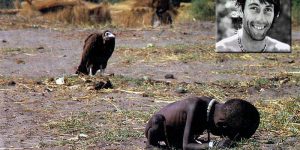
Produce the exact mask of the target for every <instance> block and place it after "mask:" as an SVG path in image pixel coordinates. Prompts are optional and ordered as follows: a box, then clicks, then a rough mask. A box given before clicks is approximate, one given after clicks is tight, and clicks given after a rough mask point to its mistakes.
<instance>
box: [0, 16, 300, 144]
mask: <svg viewBox="0 0 300 150" xmlns="http://www.w3.org/2000/svg"><path fill="white" fill-rule="evenodd" d="M214 27H215V23H213V22H202V21H194V22H192V21H191V22H185V23H178V24H175V25H174V27H173V28H170V27H169V26H163V27H160V28H156V29H152V28H133V29H128V28H121V29H120V28H114V27H97V28H89V27H85V26H79V27H78V26H73V25H66V24H63V23H53V22H52V23H50V22H46V21H43V20H38V19H37V20H34V21H33V22H26V20H24V19H22V18H18V17H16V16H4V15H2V16H1V15H0V50H1V51H0V99H1V100H0V107H1V109H0V111H1V112H0V114H1V117H0V149H1V148H7V149H9V148H24V149H38V148H43V149H143V148H144V147H145V143H144V142H145V140H146V139H145V137H144V135H143V130H144V125H145V123H146V121H147V119H149V117H150V115H151V114H152V113H153V112H155V111H156V110H158V109H159V108H161V107H163V106H165V105H167V104H168V103H170V102H173V101H176V100H180V99H183V98H186V97H189V96H195V95H198V96H201V95H200V94H204V95H205V94H206V95H208V96H215V97H217V98H221V99H220V101H224V100H225V99H228V98H233V97H240V98H245V99H247V100H249V101H251V102H253V103H255V102H256V101H257V100H276V99H280V100H281V99H285V98H290V97H299V91H300V87H299V80H297V79H298V76H297V75H299V69H300V68H299V66H300V57H299V56H300V48H299V45H300V33H299V32H298V31H293V35H292V39H293V48H294V50H293V52H292V53H291V54H216V53H214V43H215V29H214ZM105 29H111V30H112V31H113V32H114V33H115V34H116V49H115V52H114V54H113V56H112V57H111V59H110V60H109V63H108V67H107V70H106V73H107V74H114V76H110V77H108V78H110V80H111V81H112V84H113V85H114V87H113V89H106V90H105V89H103V90H98V91H97V90H91V89H89V87H88V82H86V81H85V80H86V78H89V77H78V76H74V75H73V74H74V73H75V69H76V67H77V65H78V64H79V61H80V57H81V52H82V47H83V41H84V39H85V37H87V35H89V34H90V33H92V32H100V31H102V30H105ZM149 45H150V46H149ZM152 45H153V46H152ZM166 49H168V50H169V51H170V52H174V55H169V53H163V51H165V50H166ZM182 50H183V51H182ZM140 51H142V52H141V53H139V52H140ZM177 51H178V52H179V54H177V53H176V52H177ZM188 52H196V53H198V54H199V56H198V55H197V57H195V58H194V57H192V56H190V55H187V56H189V57H183V59H180V58H181V54H185V53H188ZM135 54H139V55H135ZM175 56H176V57H175ZM173 57H174V58H173ZM293 72H298V74H297V73H293ZM166 74H173V75H174V76H175V79H165V75H166ZM282 74H284V75H283V78H280V79H278V80H277V81H276V83H280V85H279V86H269V85H266V87H264V86H263V85H258V88H257V85H256V84H259V83H257V82H256V81H257V79H260V78H265V79H268V81H273V80H272V79H274V78H276V77H279V76H281V75H282ZM63 76H64V77H65V78H66V80H67V81H66V84H65V85H56V84H55V79H56V78H58V77H63ZM295 76H296V77H295ZM95 78H98V77H95ZM95 78H91V79H90V80H92V83H93V82H94V79H95ZM99 78H100V77H99ZM285 79H288V80H285ZM242 83H245V84H247V85H246V86H243V85H242ZM272 83H273V82H272ZM250 85H251V86H250ZM178 87H185V88H186V89H188V90H187V92H186V93H178V92H176V90H177V88H178ZM193 89H194V90H193ZM210 89H211V90H210ZM298 103H299V101H298ZM76 121H78V122H76ZM67 123H69V124H67ZM76 125H78V126H76ZM80 133H84V134H86V135H88V137H87V138H85V137H79V138H78V135H79V134H80ZM122 136H124V137H122ZM254 141H255V142H256V143H258V144H257V146H258V147H260V148H261V149H296V147H299V133H298V136H281V135H276V134H275V135H274V134H273V133H267V132H265V131H264V130H260V129H259V130H258V132H257V133H256V134H255V136H254ZM255 142H254V143H255ZM243 147H244V148H245V149H247V145H244V146H243Z"/></svg>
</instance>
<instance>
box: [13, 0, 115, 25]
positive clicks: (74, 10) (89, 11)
mask: <svg viewBox="0 0 300 150" xmlns="http://www.w3.org/2000/svg"><path fill="white" fill-rule="evenodd" d="M21 6H22V9H21V11H20V13H19V14H20V15H21V16H25V17H36V16H43V17H44V18H46V19H48V20H60V21H65V22H68V23H79V24H80V23H107V22H108V23H109V22H111V14H110V10H109V4H108V3H101V4H92V3H88V2H83V1H79V0H63V1H57V0H45V1H38V0H35V1H33V2H32V4H29V3H27V2H23V3H22V5H21Z"/></svg>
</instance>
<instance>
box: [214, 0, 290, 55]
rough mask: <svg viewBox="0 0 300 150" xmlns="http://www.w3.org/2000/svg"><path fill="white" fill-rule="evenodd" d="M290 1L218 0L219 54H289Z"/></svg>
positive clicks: (217, 46) (217, 45) (217, 48)
mask: <svg viewBox="0 0 300 150" xmlns="http://www.w3.org/2000/svg"><path fill="white" fill-rule="evenodd" d="M290 6H291V2H290V1H289V0H217V4H216V16H217V35H216V39H217V41H216V42H217V43H216V52H219V53H290V52H291V11H290V8H291V7H290Z"/></svg>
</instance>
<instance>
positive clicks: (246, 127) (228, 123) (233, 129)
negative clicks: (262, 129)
mask: <svg viewBox="0 0 300 150" xmlns="http://www.w3.org/2000/svg"><path fill="white" fill-rule="evenodd" d="M221 111H222V112H221V113H223V117H224V118H223V119H222V120H220V121H219V122H217V126H218V127H219V128H221V130H222V134H223V135H224V136H227V137H229V138H230V139H231V140H240V139H241V138H250V137H251V136H252V135H253V134H254V133H255V131H256V129H257V128H258V125H259V120H260V118H259V113H258V111H257V109H256V108H255V107H254V106H253V105H252V104H251V103H249V102H247V101H244V100H241V99H231V100H228V101H226V102H225V103H224V105H223V106H222V108H221Z"/></svg>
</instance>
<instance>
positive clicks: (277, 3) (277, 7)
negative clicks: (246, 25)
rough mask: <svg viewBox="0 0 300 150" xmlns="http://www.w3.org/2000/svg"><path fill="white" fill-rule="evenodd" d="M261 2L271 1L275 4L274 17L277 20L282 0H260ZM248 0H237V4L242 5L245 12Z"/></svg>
mask: <svg viewBox="0 0 300 150" xmlns="http://www.w3.org/2000/svg"><path fill="white" fill-rule="evenodd" d="M259 2H260V3H263V4H266V3H270V4H273V5H274V19H273V20H275V19H276V18H277V16H278V14H279V13H280V0H259ZM245 3H246V0H236V4H237V5H238V6H241V7H242V11H243V12H244V8H245ZM273 22H274V21H273Z"/></svg>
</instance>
